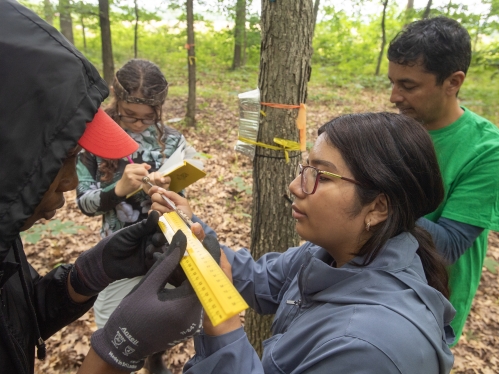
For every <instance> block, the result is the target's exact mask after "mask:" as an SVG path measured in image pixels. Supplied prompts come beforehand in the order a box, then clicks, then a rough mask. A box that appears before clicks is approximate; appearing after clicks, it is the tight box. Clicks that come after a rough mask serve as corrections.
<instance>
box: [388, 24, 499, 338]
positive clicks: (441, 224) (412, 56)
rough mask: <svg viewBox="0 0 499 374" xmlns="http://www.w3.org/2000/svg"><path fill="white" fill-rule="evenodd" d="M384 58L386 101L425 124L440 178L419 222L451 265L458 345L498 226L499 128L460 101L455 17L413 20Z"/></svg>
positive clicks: (462, 45)
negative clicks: (436, 199)
mask: <svg viewBox="0 0 499 374" xmlns="http://www.w3.org/2000/svg"><path fill="white" fill-rule="evenodd" d="M388 60H389V67H388V78H389V79H390V82H391V83H392V92H391V96H390V101H391V102H392V103H394V104H395V105H396V106H397V108H398V109H399V111H400V113H402V114H405V115H407V116H410V117H413V118H415V119H417V120H418V121H420V122H421V123H422V124H423V125H424V126H425V127H426V129H427V130H428V132H429V133H430V136H431V137H432V139H433V144H434V145H435V150H436V152H437V158H438V162H439V166H440V170H441V172H442V177H443V180H444V187H445V199H444V201H443V202H442V204H441V205H440V207H439V208H438V209H437V210H436V211H434V212H433V213H431V214H429V215H427V216H426V217H424V218H420V219H419V220H418V224H419V225H420V226H422V227H424V228H425V229H426V230H427V231H428V232H430V234H431V235H432V237H433V241H434V242H435V245H436V247H437V249H438V251H439V252H440V253H441V254H442V255H443V256H444V257H445V258H446V259H447V260H448V262H449V267H448V270H449V275H450V288H451V298H450V301H451V303H452V305H453V306H454V307H455V308H456V317H455V318H454V320H453V322H452V327H453V329H454V332H455V334H456V340H455V341H454V344H456V343H457V341H458V340H459V337H460V336H461V333H462V330H463V326H464V324H465V322H466V318H467V316H468V314H469V312H470V309H471V304H472V301H473V297H474V296H475V293H476V291H477V289H478V285H479V282H480V277H481V273H482V266H483V261H484V258H485V254H486V251H487V236H488V233H489V230H496V231H497V230H499V130H498V128H497V127H496V126H494V125H493V124H492V123H491V122H489V121H487V120H486V119H485V118H482V117H480V116H478V115H477V114H475V113H473V112H472V111H470V110H469V109H466V108H465V107H462V106H460V104H459V99H458V97H457V95H458V92H459V89H460V88H461V86H462V84H463V82H464V80H465V78H466V73H467V71H468V67H469V65H470V61H471V42H470V36H469V34H468V32H467V31H466V29H464V28H463V27H462V26H461V25H460V24H459V23H458V22H457V21H455V20H452V19H449V18H446V17H435V18H430V19H426V20H421V21H416V22H413V23H411V24H410V25H408V26H407V27H406V28H405V29H404V30H403V31H401V32H400V33H399V34H398V35H397V36H396V37H395V38H394V39H393V40H392V41H391V43H390V47H389V49H388Z"/></svg>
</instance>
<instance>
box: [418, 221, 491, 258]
mask: <svg viewBox="0 0 499 374" xmlns="http://www.w3.org/2000/svg"><path fill="white" fill-rule="evenodd" d="M416 224H417V225H419V226H421V227H422V228H424V229H425V230H426V231H428V232H429V233H430V234H431V236H432V239H433V242H434V243H435V247H436V248H437V251H438V252H439V253H440V254H441V255H442V256H443V257H444V258H445V259H446V260H447V261H448V262H449V263H450V264H453V263H455V262H456V261H457V260H458V259H459V257H461V255H462V254H463V253H464V252H466V250H467V249H468V248H470V247H471V246H472V245H473V242H474V241H475V240H476V238H478V236H479V235H480V234H481V233H482V231H483V230H484V229H483V228H482V227H477V226H473V225H469V224H467V223H462V222H458V221H454V220H451V219H448V218H443V217H442V218H440V219H439V220H438V221H437V223H435V222H432V221H430V220H428V219H426V218H423V217H421V218H419V219H418V220H417V221H416Z"/></svg>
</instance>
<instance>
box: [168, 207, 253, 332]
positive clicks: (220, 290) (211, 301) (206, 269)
mask: <svg viewBox="0 0 499 374" xmlns="http://www.w3.org/2000/svg"><path fill="white" fill-rule="evenodd" d="M159 226H160V227H161V230H162V231H163V233H164V234H165V236H166V238H167V239H168V241H171V238H172V237H173V235H174V233H175V232H177V231H178V230H181V231H182V232H183V233H184V234H185V236H186V237H187V251H186V253H185V254H184V257H183V258H182V260H181V261H180V265H181V266H182V268H183V269H184V272H185V274H186V276H187V279H189V282H190V283H191V285H192V287H193V289H194V291H195V292H196V295H197V296H198V298H199V300H200V301H201V304H202V305H203V308H204V310H205V311H206V314H207V315H208V317H209V318H210V320H211V322H212V323H213V325H214V326H216V325H218V324H219V323H221V322H223V321H226V320H227V319H229V318H230V317H232V316H234V315H236V314H239V313H240V312H242V311H243V310H245V309H247V308H248V305H247V304H246V302H245V301H244V299H243V298H242V297H241V295H240V294H239V292H237V290H236V289H235V287H234V285H233V284H232V283H231V282H230V280H229V279H228V278H227V276H226V275H225V273H224V272H223V271H222V269H221V268H220V266H219V265H218V264H217V263H216V261H215V260H214V259H213V257H212V256H211V255H210V254H209V252H208V251H207V250H206V249H205V248H204V247H203V245H202V244H201V242H200V241H199V240H198V239H197V238H196V237H195V236H194V235H193V234H192V232H191V230H190V229H189V228H188V227H187V225H186V224H185V223H184V221H183V220H182V219H181V218H180V217H179V216H178V214H177V213H176V212H170V213H165V214H164V215H163V216H162V217H161V218H160V222H159Z"/></svg>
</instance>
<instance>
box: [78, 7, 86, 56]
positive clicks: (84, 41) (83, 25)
mask: <svg viewBox="0 0 499 374" xmlns="http://www.w3.org/2000/svg"><path fill="white" fill-rule="evenodd" d="M80 24H81V36H82V38H83V50H84V51H85V52H86V51H87V35H86V33H85V20H84V18H83V14H80Z"/></svg>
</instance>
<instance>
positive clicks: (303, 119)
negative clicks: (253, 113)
mask: <svg viewBox="0 0 499 374" xmlns="http://www.w3.org/2000/svg"><path fill="white" fill-rule="evenodd" d="M260 104H261V105H264V106H268V107H271V108H277V109H299V110H298V117H296V128H297V129H298V131H299V133H300V151H302V152H304V151H306V150H307V106H306V105H305V104H303V103H301V104H300V105H292V104H277V103H260Z"/></svg>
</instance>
